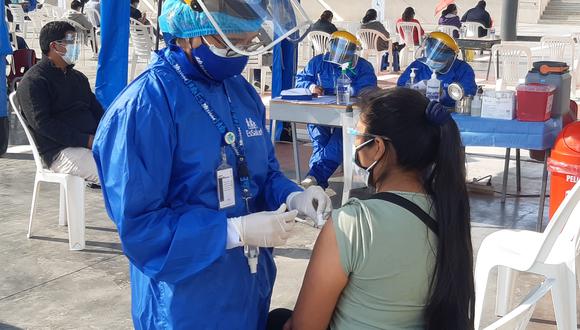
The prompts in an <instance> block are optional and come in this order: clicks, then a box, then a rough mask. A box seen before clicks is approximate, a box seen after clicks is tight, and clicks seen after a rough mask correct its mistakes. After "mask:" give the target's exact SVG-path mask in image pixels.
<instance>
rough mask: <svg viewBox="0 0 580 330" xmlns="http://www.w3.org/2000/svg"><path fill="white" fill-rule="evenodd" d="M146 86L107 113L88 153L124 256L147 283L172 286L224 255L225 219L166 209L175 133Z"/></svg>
mask: <svg viewBox="0 0 580 330" xmlns="http://www.w3.org/2000/svg"><path fill="white" fill-rule="evenodd" d="M147 81H148V80H147V79H142V80H141V82H140V83H136V84H133V85H132V86H130V87H129V88H132V89H133V92H134V93H133V94H132V95H133V96H131V97H122V98H119V99H117V100H116V101H115V103H114V104H113V105H112V106H111V107H110V108H109V109H108V110H107V112H106V114H105V116H104V117H103V120H102V121H101V124H100V126H99V129H98V131H97V134H96V137H95V142H94V148H93V152H94V156H95V160H96V162H97V167H98V170H99V177H100V179H101V184H102V190H103V195H104V200H105V205H106V208H107V212H108V213H109V216H110V217H111V218H112V219H113V221H114V222H115V223H116V225H117V228H118V231H119V237H120V238H121V242H122V245H123V251H124V252H125V254H126V255H127V257H128V258H129V260H130V261H131V263H132V264H133V265H134V266H135V267H137V268H138V269H139V270H140V271H141V272H143V273H144V274H145V275H146V276H148V277H151V278H153V279H155V280H156V281H164V282H168V283H177V282H179V281H182V280H184V279H186V278H188V277H191V276H193V275H195V274H196V273H198V272H200V271H202V270H204V269H205V268H207V267H208V266H210V265H211V264H212V263H213V262H215V261H216V260H217V259H218V258H220V257H221V256H222V255H224V254H225V247H226V233H227V219H226V214H225V213H224V212H220V211H216V210H213V209H209V208H205V207H203V206H202V205H196V206H193V205H171V204H170V203H169V201H170V198H169V196H170V194H172V193H175V192H174V191H172V190H171V189H172V186H173V185H172V179H175V178H173V175H177V174H175V173H173V168H172V165H173V162H172V159H173V153H174V152H175V149H176V147H177V136H176V127H175V123H174V121H173V119H172V112H171V110H170V109H171V108H170V106H169V102H170V101H169V100H168V99H167V98H166V96H165V95H164V94H163V93H162V90H161V88H155V87H157V86H154V87H151V86H148V85H147ZM143 82H145V83H143ZM125 94H126V95H129V94H131V92H129V91H126V93H125Z"/></svg>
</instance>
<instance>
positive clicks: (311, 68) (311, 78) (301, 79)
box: [295, 55, 322, 88]
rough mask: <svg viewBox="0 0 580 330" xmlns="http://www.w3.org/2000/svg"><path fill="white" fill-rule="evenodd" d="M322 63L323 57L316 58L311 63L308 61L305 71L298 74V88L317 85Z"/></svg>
mask: <svg viewBox="0 0 580 330" xmlns="http://www.w3.org/2000/svg"><path fill="white" fill-rule="evenodd" d="M321 61H322V55H317V56H314V57H313V58H312V59H311V60H310V61H308V64H306V67H304V70H302V72H300V73H297V74H296V84H295V85H296V88H308V87H310V85H312V84H316V83H317V80H318V77H317V73H318V71H319V69H318V68H319V67H320V64H321V63H320V62H321Z"/></svg>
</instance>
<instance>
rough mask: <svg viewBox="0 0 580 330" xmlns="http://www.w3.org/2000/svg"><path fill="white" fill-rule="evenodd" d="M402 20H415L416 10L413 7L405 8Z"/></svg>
mask: <svg viewBox="0 0 580 330" xmlns="http://www.w3.org/2000/svg"><path fill="white" fill-rule="evenodd" d="M401 18H402V19H403V21H405V22H410V21H411V20H412V19H413V18H415V9H413V7H407V8H405V11H404V12H403V15H401Z"/></svg>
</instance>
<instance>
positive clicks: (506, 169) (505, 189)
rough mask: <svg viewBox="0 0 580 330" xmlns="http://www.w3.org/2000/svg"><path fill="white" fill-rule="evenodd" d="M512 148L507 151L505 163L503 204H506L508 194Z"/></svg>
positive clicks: (502, 190) (502, 192)
mask: <svg viewBox="0 0 580 330" xmlns="http://www.w3.org/2000/svg"><path fill="white" fill-rule="evenodd" d="M510 152H511V149H510V148H506V149H505V163H504V166H503V185H502V187H501V203H502V204H505V199H506V194H507V183H508V174H509V170H510Z"/></svg>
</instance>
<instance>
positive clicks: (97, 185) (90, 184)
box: [86, 182, 101, 189]
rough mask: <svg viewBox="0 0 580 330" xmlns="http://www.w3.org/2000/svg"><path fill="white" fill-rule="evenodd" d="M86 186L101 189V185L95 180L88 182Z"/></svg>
mask: <svg viewBox="0 0 580 330" xmlns="http://www.w3.org/2000/svg"><path fill="white" fill-rule="evenodd" d="M86 187H87V188H90V189H101V185H100V184H97V183H94V182H87V183H86Z"/></svg>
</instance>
